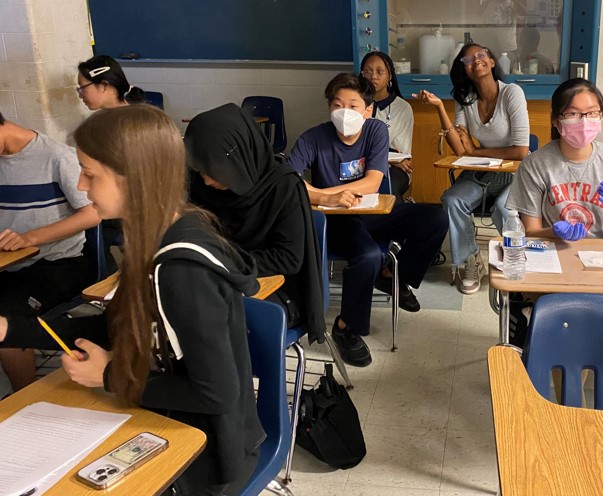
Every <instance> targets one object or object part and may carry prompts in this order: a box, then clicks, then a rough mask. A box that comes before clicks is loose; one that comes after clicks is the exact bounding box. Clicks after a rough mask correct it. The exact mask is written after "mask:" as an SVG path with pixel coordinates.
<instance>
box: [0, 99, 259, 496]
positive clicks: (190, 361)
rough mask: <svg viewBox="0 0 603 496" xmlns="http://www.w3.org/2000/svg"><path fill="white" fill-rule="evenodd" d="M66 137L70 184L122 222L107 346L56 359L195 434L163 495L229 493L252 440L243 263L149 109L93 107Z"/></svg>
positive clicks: (239, 481) (15, 339) (244, 471)
mask: <svg viewBox="0 0 603 496" xmlns="http://www.w3.org/2000/svg"><path fill="white" fill-rule="evenodd" d="M74 138H75V142H76V145H77V147H78V156H79V160H80V163H81V165H82V169H81V176H80V182H79V188H80V189H81V190H83V191H86V192H87V193H88V197H89V198H90V200H91V201H92V202H93V205H94V207H95V208H96V210H97V212H98V213H99V215H100V216H101V217H102V218H104V219H113V218H121V219H123V226H124V240H125V243H124V263H123V266H122V272H121V276H120V283H119V287H118V289H117V291H116V293H115V297H114V298H113V300H112V301H111V303H110V304H109V305H108V308H107V312H106V313H107V314H108V315H107V324H108V325H107V328H108V330H109V334H110V337H111V340H112V351H111V352H108V351H105V349H103V348H101V347H100V346H98V345H96V344H94V343H92V342H91V341H88V340H86V339H78V340H76V342H75V344H76V345H77V346H78V347H79V348H80V349H82V350H84V351H85V352H86V355H84V354H81V353H79V352H76V353H78V355H79V357H80V358H81V359H82V361H78V360H76V359H73V358H71V357H69V356H68V355H63V358H62V362H63V367H64V368H65V370H66V371H67V373H68V374H69V375H70V377H71V378H72V379H73V380H74V381H76V382H78V383H80V384H82V385H84V386H88V387H104V388H105V389H106V390H107V391H111V392H113V393H115V394H116V395H117V396H118V397H119V398H120V399H122V400H124V401H125V402H131V403H136V404H139V405H141V406H143V407H145V408H149V409H153V410H155V411H157V412H159V413H165V414H166V415H169V416H170V417H171V418H173V419H175V420H179V421H181V422H184V423H186V424H189V425H192V426H193V427H197V428H199V429H201V430H203V431H204V432H205V434H206V435H207V446H206V448H205V450H204V451H203V453H201V455H200V456H199V457H198V458H197V459H196V460H195V461H194V462H193V463H192V465H191V466H190V467H189V468H188V469H187V470H186V471H185V472H184V473H183V474H182V475H181V476H180V477H179V478H178V479H177V481H176V482H175V483H174V486H175V493H172V491H171V490H170V491H168V492H167V493H166V494H169V495H171V494H178V495H183V496H197V495H212V496H213V495H233V496H234V495H238V494H240V491H241V488H242V487H243V486H244V485H245V484H246V482H247V480H248V479H249V476H250V474H251V473H252V472H253V470H254V468H255V465H256V463H257V453H258V447H259V445H260V443H261V442H262V440H263V439H264V432H263V431H262V427H261V425H260V422H259V419H258V416H257V410H256V403H255V397H254V392H253V383H252V377H251V363H250V358H249V350H248V345H247V329H246V326H245V314H244V308H243V294H248V295H250V294H253V293H255V292H256V291H257V288H258V284H257V281H256V269H255V264H254V263H253V260H252V259H251V258H250V257H249V255H247V254H246V253H244V252H241V251H239V250H238V249H237V248H235V247H234V246H232V245H230V244H229V243H228V242H227V241H226V240H225V239H223V238H222V237H221V236H220V235H219V234H218V232H217V230H216V227H215V226H216V219H215V217H214V216H213V215H212V214H211V213H209V212H207V211H204V210H201V209H198V208H195V207H192V206H190V205H187V204H186V201H185V196H186V192H185V172H186V165H185V151H184V143H183V142H182V138H181V136H180V132H179V131H178V129H177V128H176V126H175V125H174V123H173V122H172V121H171V119H170V118H169V117H168V116H167V115H165V114H164V113H163V112H161V111H160V110H159V109H157V108H154V107H150V106H148V105H144V104H141V105H133V106H128V107H120V108H116V109H110V110H102V111H99V112H97V113H95V114H93V115H92V116H91V117H89V118H88V119H87V120H86V121H85V122H84V123H83V124H81V125H80V127H79V128H78V129H77V130H76V131H75V133H74ZM71 320H75V321H77V320H80V319H71ZM154 322H157V323H158V325H157V327H156V328H155V329H154V326H153V323H154ZM6 327H7V322H6V319H3V318H0V341H4V343H3V344H4V345H5V346H9V345H10V346H28V345H35V344H34V343H31V342H30V343H27V342H24V341H23V339H21V337H20V336H19V333H18V332H17V331H16V330H15V329H14V328H13V325H12V322H11V320H10V318H9V320H8V329H7V328H6ZM87 327H88V323H87V322H86V328H82V329H81V331H82V333H81V334H80V336H82V335H85V334H87V333H88V332H89V329H88V328H87ZM61 330H62V329H59V328H58V327H57V328H56V331H57V332H59V333H60V332H61ZM154 330H156V332H154ZM42 332H43V331H42ZM37 339H38V340H39V339H41V338H39V337H38V338H37ZM67 344H68V345H69V346H71V345H72V344H73V343H72V342H70V341H67ZM55 348H56V346H55ZM151 357H153V358H151Z"/></svg>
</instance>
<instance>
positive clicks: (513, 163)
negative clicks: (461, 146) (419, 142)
mask: <svg viewBox="0 0 603 496" xmlns="http://www.w3.org/2000/svg"><path fill="white" fill-rule="evenodd" d="M459 158H460V157H457V156H456V155H448V156H446V157H443V158H441V159H440V160H438V161H437V162H434V164H433V166H434V167H436V168H438V169H452V170H459V171H464V170H471V171H480V172H515V171H516V170H517V168H518V167H519V164H521V161H520V160H503V161H502V164H500V165H498V166H496V167H479V166H474V165H452V163H453V162H455V161H456V160H458V159H459ZM475 158H479V157H475Z"/></svg>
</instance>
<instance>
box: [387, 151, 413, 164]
mask: <svg viewBox="0 0 603 496" xmlns="http://www.w3.org/2000/svg"><path fill="white" fill-rule="evenodd" d="M405 158H412V155H409V154H408V153H398V152H389V153H388V154H387V161H388V162H402V160H404V159H405Z"/></svg>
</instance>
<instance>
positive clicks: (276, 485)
mask: <svg viewBox="0 0 603 496" xmlns="http://www.w3.org/2000/svg"><path fill="white" fill-rule="evenodd" d="M266 491H268V492H270V493H272V494H279V495H280V496H293V493H292V492H291V490H290V489H289V488H288V487H287V486H286V485H285V481H283V480H281V479H278V478H277V479H274V480H272V481H270V484H268V485H267V486H266Z"/></svg>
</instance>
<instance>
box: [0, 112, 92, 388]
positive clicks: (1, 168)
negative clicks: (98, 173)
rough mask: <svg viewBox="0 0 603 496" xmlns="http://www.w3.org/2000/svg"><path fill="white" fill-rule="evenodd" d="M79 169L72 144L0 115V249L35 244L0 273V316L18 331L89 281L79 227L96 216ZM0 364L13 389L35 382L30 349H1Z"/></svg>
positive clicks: (32, 324) (89, 223)
mask: <svg viewBox="0 0 603 496" xmlns="http://www.w3.org/2000/svg"><path fill="white" fill-rule="evenodd" d="M79 169H80V168H79V165H78V162H77V157H76V155H75V153H74V150H73V149H71V148H70V147H68V146H67V145H64V144H62V143H58V142H56V141H54V140H53V139H51V138H49V137H48V136H45V135H44V134H42V133H38V132H36V131H32V130H30V129H26V128H24V127H20V126H18V125H16V124H14V123H12V122H9V121H6V120H5V119H4V117H3V116H2V114H0V250H4V251H14V250H18V249H20V248H26V247H29V246H37V247H39V248H40V253H39V254H38V255H36V256H35V257H33V258H29V259H27V260H25V261H23V262H21V263H18V264H16V265H12V266H10V267H9V268H8V269H6V270H4V271H0V315H10V316H11V317H12V318H14V319H15V320H17V321H19V322H20V325H19V327H20V331H19V332H23V333H24V334H28V333H29V332H30V329H31V328H32V327H33V328H37V329H39V330H41V328H40V327H39V325H38V324H37V322H36V320H35V316H36V314H37V313H38V311H40V312H44V311H48V310H50V309H51V308H53V307H55V306H56V305H58V304H60V303H63V302H65V301H68V300H70V299H71V298H73V297H74V296H75V295H77V294H79V293H80V291H81V290H82V289H84V287H85V286H86V284H87V283H88V281H86V277H87V263H86V261H85V260H84V258H83V257H82V256H81V255H82V247H83V246H84V233H83V231H84V230H86V229H88V228H89V227H93V226H95V225H97V224H98V223H99V221H100V219H99V218H98V216H97V215H96V212H95V211H94V209H93V208H92V205H90V201H89V200H88V199H87V198H86V195H85V194H84V193H82V192H80V191H77V188H76V185H77V180H78V176H79ZM32 305H33V307H35V308H32ZM42 332H43V331H42ZM0 362H2V368H3V369H4V371H5V372H6V374H7V376H8V378H9V379H10V382H11V384H12V386H13V389H14V390H15V391H16V390H18V389H21V388H22V387H25V386H27V385H28V384H30V383H31V382H33V381H34V379H35V367H34V355H33V351H32V350H25V351H22V350H16V349H14V350H0Z"/></svg>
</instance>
